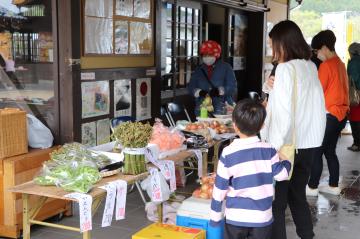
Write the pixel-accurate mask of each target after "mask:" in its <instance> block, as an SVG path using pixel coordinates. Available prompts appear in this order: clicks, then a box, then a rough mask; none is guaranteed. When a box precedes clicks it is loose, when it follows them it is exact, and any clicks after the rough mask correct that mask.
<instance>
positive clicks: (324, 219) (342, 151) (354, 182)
mask: <svg viewBox="0 0 360 239" xmlns="http://www.w3.org/2000/svg"><path fill="white" fill-rule="evenodd" d="M351 143H352V137H351V136H343V137H342V138H341V139H340V142H339V145H338V156H339V160H340V165H341V176H342V178H343V186H344V190H343V195H342V196H340V197H336V196H330V195H325V194H324V195H319V197H318V198H308V199H309V203H310V205H311V210H312V214H313V222H314V227H315V234H316V237H315V238H316V239H339V238H341V239H356V238H359V237H360V236H359V235H358V233H359V228H360V217H359V214H360V179H359V178H360V152H359V153H354V152H351V151H348V150H347V149H346V147H347V146H349V145H350V144H351ZM326 174H327V169H326V170H325V172H324V173H323V176H325V175H326ZM325 180H326V177H324V178H323V183H324V182H325ZM325 183H326V182H325ZM190 187H191V185H190V186H189V188H190ZM101 220H102V208H100V209H99V211H98V213H97V214H96V215H95V217H94V219H93V231H92V238H93V239H112V238H114V239H115V238H116V239H130V238H131V235H132V234H134V233H135V232H137V231H138V230H140V229H141V228H143V227H145V226H147V225H149V224H151V222H150V221H148V220H147V219H146V214H145V210H144V204H143V202H142V201H141V198H140V196H139V194H138V192H137V191H134V192H132V193H130V194H129V195H128V198H127V208H126V219H125V220H122V221H113V223H112V225H111V227H107V228H101ZM60 223H63V224H65V225H71V226H77V225H78V223H79V218H78V214H77V208H76V207H75V213H74V216H73V217H68V218H64V219H62V220H61V221H60ZM287 235H288V239H295V238H298V237H297V236H296V232H295V227H294V224H293V222H292V218H291V215H290V212H288V214H287ZM31 238H32V239H50V238H51V239H70V238H81V235H80V234H79V233H76V232H68V231H63V230H60V229H52V228H45V227H40V226H38V227H33V228H32V233H31Z"/></svg>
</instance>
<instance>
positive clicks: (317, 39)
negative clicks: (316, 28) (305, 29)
mask: <svg viewBox="0 0 360 239" xmlns="http://www.w3.org/2000/svg"><path fill="white" fill-rule="evenodd" d="M335 42H336V36H335V34H334V32H332V31H331V30H324V31H321V32H319V33H318V34H316V35H315V36H314V37H313V39H312V40H311V48H312V49H315V50H319V49H321V47H323V46H326V47H327V48H329V50H330V51H335Z"/></svg>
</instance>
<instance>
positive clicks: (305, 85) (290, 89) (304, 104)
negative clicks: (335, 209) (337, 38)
mask: <svg viewBox="0 0 360 239" xmlns="http://www.w3.org/2000/svg"><path fill="white" fill-rule="evenodd" d="M269 36H270V38H271V40H272V47H273V58H274V60H276V61H278V62H279V64H278V66H277V69H276V72H275V80H274V84H273V87H270V88H272V90H271V91H270V92H269V101H268V103H267V108H266V109H267V112H268V116H267V118H266V120H265V125H264V127H263V129H262V131H261V137H262V139H263V140H265V141H268V142H269V143H271V144H272V145H273V146H274V147H275V148H276V149H280V147H281V146H282V145H284V144H291V143H292V132H293V129H295V130H294V132H295V146H296V149H297V151H296V152H297V153H296V155H295V160H294V165H293V174H292V178H291V179H290V181H283V182H276V186H275V200H274V202H273V216H274V223H273V233H272V238H273V239H286V228H285V210H286V208H287V205H289V207H290V210H291V214H292V216H293V219H294V223H295V226H296V232H297V234H298V236H299V237H300V238H302V239H310V238H313V237H314V232H313V225H312V221H311V213H310V210H309V205H308V203H307V201H306V195H305V187H306V184H307V182H308V179H309V175H310V169H311V164H312V162H313V158H314V156H315V155H316V151H317V150H319V147H320V146H321V143H322V140H323V136H324V131H325V124H326V111H325V101H324V94H323V90H322V88H321V84H320V81H319V79H318V74H317V69H316V66H315V64H314V63H313V62H311V61H310V56H311V50H310V48H309V46H308V45H307V43H306V41H305V39H304V37H303V35H302V32H301V30H300V28H299V27H298V26H297V25H296V24H295V23H294V22H292V21H282V22H280V23H278V24H277V25H275V26H274V28H273V29H272V31H271V32H270V34H269ZM295 82H296V85H295V86H294V84H295ZM295 87H296V90H294V89H295ZM295 92H296V94H295V95H296V99H293V96H294V93H295ZM293 102H295V114H294V113H293V108H292V107H293ZM294 117H295V118H294ZM293 120H294V121H293ZM292 122H295V127H293V125H292Z"/></svg>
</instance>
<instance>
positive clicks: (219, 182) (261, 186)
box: [210, 99, 291, 239]
mask: <svg viewBox="0 0 360 239" xmlns="http://www.w3.org/2000/svg"><path fill="white" fill-rule="evenodd" d="M265 117H266V110H265V108H264V107H263V106H262V105H261V104H260V103H259V102H256V101H253V100H250V99H246V100H242V101H240V102H239V103H238V104H237V105H236V107H235V109H234V112H233V122H234V123H233V124H234V128H235V132H236V133H237V134H238V135H239V137H240V139H235V140H234V141H233V142H232V143H231V144H230V145H229V146H227V147H226V148H224V150H223V152H222V155H221V157H220V160H219V164H218V168H217V175H216V180H215V186H214V191H213V198H212V202H211V221H210V224H211V225H212V226H217V225H219V223H220V221H221V220H222V203H223V201H224V199H226V206H225V231H224V234H225V235H224V238H225V239H246V238H249V239H250V238H251V239H267V238H270V237H271V224H272V222H273V216H272V201H273V196H274V188H273V181H274V180H276V181H282V180H287V179H288V177H289V172H290V168H291V164H290V162H289V161H288V160H280V158H279V154H278V153H277V151H276V150H275V149H274V148H272V147H271V145H269V144H268V143H264V142H261V141H260V140H259V138H258V137H257V134H258V133H259V131H260V129H261V128H262V126H263V124H264V120H265Z"/></svg>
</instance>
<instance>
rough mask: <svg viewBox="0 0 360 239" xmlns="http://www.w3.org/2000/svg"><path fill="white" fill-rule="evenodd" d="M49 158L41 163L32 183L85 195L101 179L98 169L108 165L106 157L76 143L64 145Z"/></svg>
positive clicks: (108, 161)
mask: <svg viewBox="0 0 360 239" xmlns="http://www.w3.org/2000/svg"><path fill="white" fill-rule="evenodd" d="M50 158H51V160H49V161H47V162H44V163H43V168H42V170H41V174H40V175H39V176H37V177H35V178H34V182H35V183H37V184H39V185H45V186H46V185H56V186H58V187H62V188H63V189H64V190H66V191H74V192H80V193H87V192H88V191H89V190H90V189H91V187H92V186H93V185H94V184H95V183H96V182H98V181H99V180H100V179H101V176H100V173H99V170H98V168H99V167H101V166H103V165H107V164H109V163H110V159H109V158H107V157H106V156H104V155H98V154H95V153H93V152H92V151H89V150H87V149H86V148H85V147H84V146H82V145H81V144H78V143H72V144H66V145H64V146H63V147H62V148H60V149H59V150H56V151H54V152H53V153H51V154H50Z"/></svg>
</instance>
